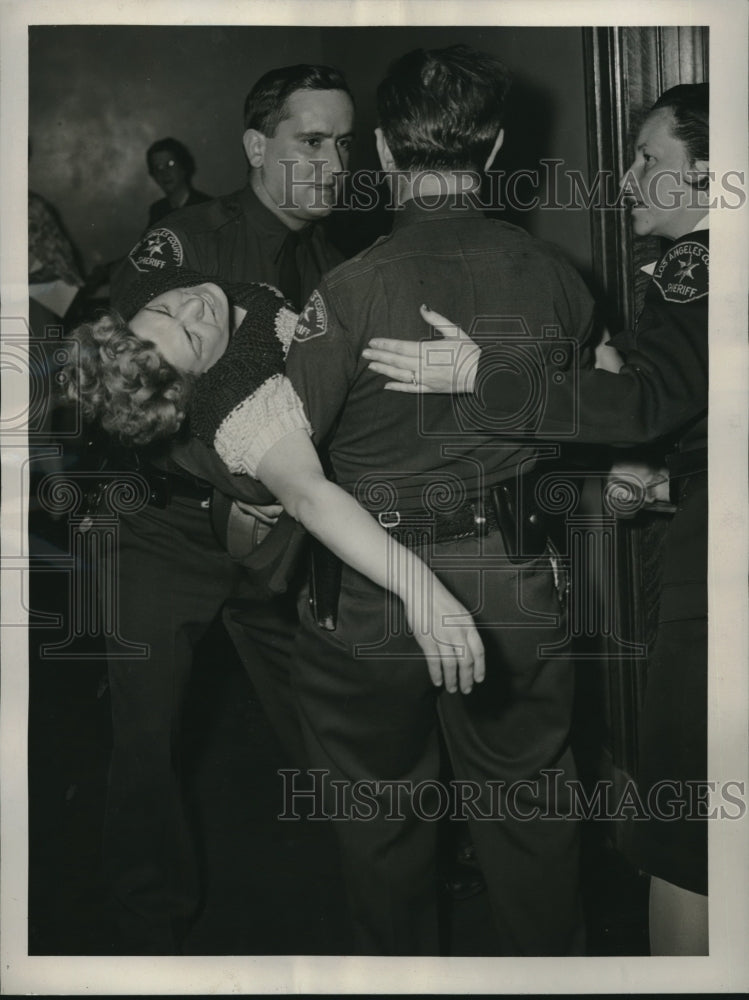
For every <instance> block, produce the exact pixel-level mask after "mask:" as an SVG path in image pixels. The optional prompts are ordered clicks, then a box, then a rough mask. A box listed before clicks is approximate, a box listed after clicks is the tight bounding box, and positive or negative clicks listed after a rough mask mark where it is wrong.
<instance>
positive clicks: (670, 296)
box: [653, 240, 710, 304]
mask: <svg viewBox="0 0 749 1000" xmlns="http://www.w3.org/2000/svg"><path fill="white" fill-rule="evenodd" d="M709 265H710V254H709V252H708V249H707V247H706V246H705V245H704V244H703V243H699V242H697V240H683V241H682V242H681V243H677V244H676V245H675V246H673V247H671V249H670V250H669V251H668V253H667V254H665V256H664V257H662V258H661V260H659V261H658V265H657V266H656V269H655V271H654V272H653V280H654V282H655V284H656V286H657V288H658V290H659V291H660V293H661V295H662V296H663V298H664V299H665V300H666V302H678V303H680V304H684V303H687V302H696V301H697V300H698V299H702V298H704V297H705V296H706V295H707V292H708V277H709Z"/></svg>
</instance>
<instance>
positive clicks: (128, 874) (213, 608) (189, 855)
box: [104, 498, 303, 953]
mask: <svg viewBox="0 0 749 1000" xmlns="http://www.w3.org/2000/svg"><path fill="white" fill-rule="evenodd" d="M115 577H116V579H117V591H116V596H115V602H116V607H115V609H114V615H115V616H116V618H115V620H116V623H117V631H118V633H119V636H120V637H122V638H123V639H125V640H127V641H129V642H138V643H145V644H146V645H147V647H148V655H147V656H146V657H145V658H140V659H123V658H119V657H117V656H116V655H113V654H116V653H117V652H119V651H120V649H121V647H117V646H113V645H112V644H111V643H110V646H109V653H110V659H109V686H110V694H111V706H112V723H113V750H112V758H111V764H110V771H109V781H108V792H107V803H106V814H105V824H104V865H105V874H106V876H107V881H108V883H109V886H110V887H111V891H112V893H113V897H114V901H115V908H116V912H117V920H118V923H119V926H120V932H121V934H122V935H123V938H124V939H125V940H126V941H127V940H129V941H130V942H131V943H132V947H134V948H135V947H140V948H141V949H142V950H143V951H144V953H149V952H151V953H159V952H170V951H173V950H174V949H175V947H176V944H177V941H178V937H179V931H180V929H182V928H183V927H184V926H185V924H186V922H187V921H188V920H189V918H191V917H192V916H194V914H195V912H196V910H197V908H198V905H199V901H200V879H199V873H198V863H197V858H196V850H195V843H194V838H193V834H192V829H191V823H190V822H189V820H188V817H187V815H186V812H185V802H184V799H183V794H182V780H181V774H180V770H181V767H180V761H181V752H180V750H181V740H180V737H181V733H182V720H183V708H184V703H185V695H186V692H187V687H188V683H189V680H190V676H191V671H192V665H193V655H194V651H195V646H196V644H197V643H198V641H199V640H200V639H201V638H203V636H204V635H205V634H206V632H207V631H208V628H209V627H210V625H211V624H212V622H213V621H214V620H215V619H216V617H217V615H218V614H219V613H220V611H221V608H222V606H223V605H224V603H225V602H226V601H227V600H228V599H229V598H231V597H239V596H242V595H244V596H245V597H247V598H248V600H246V601H245V602H244V603H243V615H242V628H241V629H230V631H231V634H232V636H233V638H234V640H235V643H236V644H237V645H238V651H239V653H240V656H241V659H242V661H243V663H244V666H245V668H246V669H247V671H248V673H249V675H250V678H251V680H252V682H253V684H254V686H255V689H256V692H257V694H258V695H259V697H260V699H261V701H262V703H263V707H264V708H265V710H266V713H267V714H268V716H269V718H270V721H271V723H272V725H273V726H274V728H275V730H276V733H277V734H278V736H279V739H280V741H281V743H282V745H283V747H284V748H285V750H286V753H287V756H288V758H289V761H290V762H291V763H294V764H297V765H298V764H299V762H300V761H301V760H302V754H303V751H302V741H301V733H300V730H299V726H298V721H297V718H296V714H295V711H294V709H293V707H292V700H291V693H290V683H289V662H290V649H291V644H292V641H293V632H294V629H295V627H296V607H295V597H294V598H290V597H288V596H287V595H284V596H283V597H282V598H277V599H275V600H273V601H270V600H262V599H255V600H253V599H252V598H253V590H252V582H251V580H250V579H249V577H248V574H247V573H246V572H245V570H243V569H242V567H241V566H239V565H238V564H237V563H235V562H233V561H232V560H231V559H230V558H229V556H228V555H227V553H226V552H225V551H224V550H223V549H222V548H221V547H220V546H219V544H218V542H217V541H216V539H215V538H214V535H213V532H212V530H211V525H210V517H209V512H208V510H207V509H205V508H204V507H203V506H201V503H200V501H199V500H194V499H182V498H173V499H172V500H171V501H170V503H169V504H168V506H167V507H166V508H164V509H160V508H158V507H155V506H150V505H149V506H147V507H145V508H144V509H142V510H140V511H138V512H137V513H135V514H131V515H126V516H124V515H123V516H121V518H120V523H119V545H118V549H117V565H116V568H115Z"/></svg>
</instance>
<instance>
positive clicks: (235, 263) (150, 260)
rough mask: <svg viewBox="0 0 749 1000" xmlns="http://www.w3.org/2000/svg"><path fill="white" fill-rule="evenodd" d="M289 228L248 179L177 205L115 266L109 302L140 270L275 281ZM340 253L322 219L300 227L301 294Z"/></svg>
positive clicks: (327, 269) (332, 263)
mask: <svg viewBox="0 0 749 1000" xmlns="http://www.w3.org/2000/svg"><path fill="white" fill-rule="evenodd" d="M290 232H291V230H290V229H289V228H288V227H287V226H285V225H284V224H283V222H282V221H281V220H280V219H279V218H277V216H275V215H274V214H273V213H272V212H271V211H270V210H269V209H267V208H266V207H265V205H263V204H262V202H260V201H259V199H258V197H257V195H256V194H255V192H254V191H253V190H252V188H251V187H250V186H249V185H248V186H247V187H245V188H243V189H242V190H241V191H237V192H235V193H234V194H230V195H225V196H223V197H221V198H214V199H213V200H212V201H208V202H205V204H202V205H193V206H191V207H189V208H181V209H178V210H177V211H176V212H174V214H172V215H170V216H169V218H168V219H167V220H165V222H164V225H162V226H157V227H155V228H151V229H150V230H149V231H148V232H147V233H146V235H145V236H144V237H143V238H142V239H140V240H139V241H138V243H136V245H135V246H134V247H133V249H132V250H131V251H130V253H129V254H128V256H127V257H126V258H125V260H124V261H123V262H122V264H121V265H120V266H119V268H118V269H117V271H116V272H115V275H114V278H113V282H112V304H113V305H114V307H115V308H116V307H117V301H118V296H119V294H120V290H121V289H122V288H123V287H125V286H126V285H129V284H130V283H131V282H132V281H134V280H135V279H136V278H137V276H138V274H139V273H142V272H147V271H149V270H162V269H164V268H167V267H187V268H190V269H191V270H193V271H199V272H200V273H201V274H209V275H216V276H217V277H219V278H221V279H222V280H223V281H232V282H234V281H259V282H266V283H267V284H269V285H274V286H276V287H278V286H279V282H280V277H281V264H282V252H283V248H284V242H285V241H286V239H287V237H288V236H289V233H290ZM341 259H342V257H341V255H340V254H339V253H338V251H337V250H335V249H334V248H333V247H332V246H331V245H330V244H329V243H328V242H327V240H326V239H325V234H324V231H323V229H322V227H321V226H320V225H317V224H312V225H310V226H308V227H307V228H306V229H303V230H301V232H300V233H299V242H298V247H297V251H296V260H297V265H298V268H299V273H300V277H301V285H302V291H303V293H304V296H305V297H306V296H308V295H309V294H310V292H311V291H312V290H313V289H314V288H315V287H316V286H317V285H318V284H319V282H320V278H321V277H322V275H323V274H324V273H325V272H326V271H329V270H330V268H331V267H334V266H335V265H336V264H338V263H340V261H341ZM283 290H284V289H282V291H283Z"/></svg>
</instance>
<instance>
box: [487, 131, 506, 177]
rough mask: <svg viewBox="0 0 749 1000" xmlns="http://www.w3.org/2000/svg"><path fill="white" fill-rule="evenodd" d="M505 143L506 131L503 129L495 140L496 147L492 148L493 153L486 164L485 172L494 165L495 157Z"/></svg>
mask: <svg viewBox="0 0 749 1000" xmlns="http://www.w3.org/2000/svg"><path fill="white" fill-rule="evenodd" d="M504 141H505V130H504V129H503V128H501V129H500V130H499V132H497V138H496V139H495V140H494V145H493V146H492V151H491V153H489V155H488V156H487V158H486V163H485V164H484V170H488V169H489V167H490V166H491V165H492V163H494V157H495V156H496V155H497V153H498V152H499V151H500V149H501V148H502V143H503V142H504Z"/></svg>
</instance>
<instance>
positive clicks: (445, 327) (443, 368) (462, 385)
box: [362, 306, 481, 393]
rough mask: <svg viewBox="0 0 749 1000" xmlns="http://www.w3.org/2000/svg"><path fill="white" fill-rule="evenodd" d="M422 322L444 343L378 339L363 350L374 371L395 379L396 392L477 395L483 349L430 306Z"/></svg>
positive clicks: (389, 384) (392, 385) (423, 312)
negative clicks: (437, 334)
mask: <svg viewBox="0 0 749 1000" xmlns="http://www.w3.org/2000/svg"><path fill="white" fill-rule="evenodd" d="M419 311H420V313H421V317H422V319H423V320H424V321H425V322H426V323H429V325H430V326H432V327H434V329H435V330H437V332H438V333H440V334H441V335H442V337H443V340H441V341H440V340H421V341H418V342H417V341H413V340H387V339H383V338H380V337H376V338H374V339H373V340H370V342H369V347H368V348H366V349H365V350H364V351H362V357H364V358H366V359H367V360H368V361H369V362H370V364H369V367H370V369H371V370H372V371H373V372H378V373H379V374H380V375H386V376H387V377H388V378H390V379H393V381H392V382H387V383H386V384H385V388H386V389H392V390H393V391H394V392H411V393H425V392H449V393H456V392H473V387H474V385H475V382H476V370H477V368H478V363H479V357H480V355H481V348H480V347H479V346H478V344H476V343H475V342H474V341H473V340H471V338H470V337H469V336H468V334H467V333H466V332H465V331H464V330H462V329H461V328H460V327H459V326H456V325H455V324H454V323H451V322H450V320H449V319H446V318H445V317H444V316H441V315H440V314H439V313H437V312H433V310H431V309H427V307H426V306H421V307H420V310H419Z"/></svg>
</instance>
